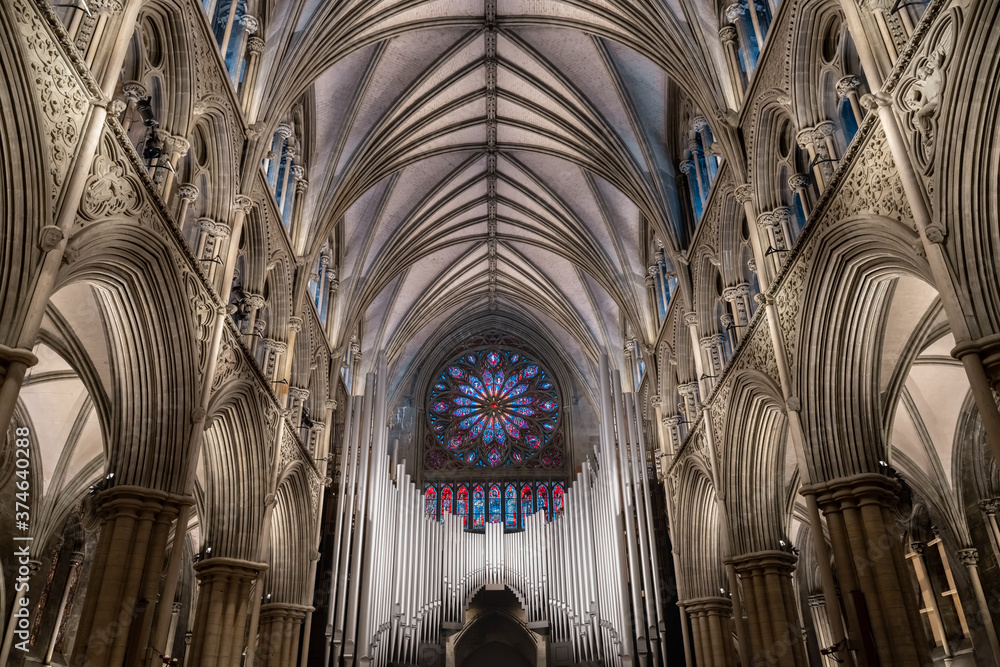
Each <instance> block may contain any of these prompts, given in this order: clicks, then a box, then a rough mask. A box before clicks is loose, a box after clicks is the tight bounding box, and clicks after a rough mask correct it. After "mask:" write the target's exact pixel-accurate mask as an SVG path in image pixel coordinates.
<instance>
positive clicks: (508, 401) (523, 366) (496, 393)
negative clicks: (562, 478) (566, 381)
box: [426, 349, 563, 469]
mask: <svg viewBox="0 0 1000 667" xmlns="http://www.w3.org/2000/svg"><path fill="white" fill-rule="evenodd" d="M429 412H430V425H431V432H432V434H433V439H434V440H435V441H436V444H437V445H438V446H437V447H434V448H432V449H431V450H430V451H428V453H427V457H426V462H427V465H428V466H429V467H430V468H434V469H436V468H442V467H446V463H447V462H448V461H449V460H451V461H456V459H459V460H461V461H462V462H464V463H465V464H466V465H468V464H472V465H483V466H488V467H492V468H495V467H498V466H509V465H527V466H528V467H539V466H541V467H561V466H562V464H563V460H562V452H561V451H560V448H559V447H558V445H557V443H556V438H555V435H556V433H557V430H558V428H557V427H558V425H559V403H558V397H557V395H556V388H555V385H554V383H553V382H552V379H551V378H550V377H549V376H548V375H547V374H546V372H545V371H544V370H543V369H542V368H541V366H539V365H538V364H537V363H535V362H534V361H532V360H530V359H528V358H527V357H525V356H524V355H523V354H521V353H519V352H516V351H513V350H501V349H485V350H479V351H478V352H471V353H465V354H463V355H462V356H461V357H459V358H458V359H456V360H454V361H453V362H452V363H450V364H449V365H448V366H446V367H445V369H444V370H443V371H442V372H441V375H440V376H439V377H438V378H437V380H436V381H435V384H434V386H433V387H432V388H431V396H430V411H429ZM449 454H450V456H449Z"/></svg>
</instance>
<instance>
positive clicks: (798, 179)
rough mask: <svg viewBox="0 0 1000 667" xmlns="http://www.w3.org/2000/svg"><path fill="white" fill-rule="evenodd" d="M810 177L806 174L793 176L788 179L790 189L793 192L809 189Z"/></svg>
mask: <svg viewBox="0 0 1000 667" xmlns="http://www.w3.org/2000/svg"><path fill="white" fill-rule="evenodd" d="M809 182H810V181H809V176H807V175H806V174H792V175H791V176H789V177H788V187H789V189H790V190H792V191H793V192H794V191H795V190H803V189H805V188H807V187H809Z"/></svg>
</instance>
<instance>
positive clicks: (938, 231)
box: [924, 225, 945, 243]
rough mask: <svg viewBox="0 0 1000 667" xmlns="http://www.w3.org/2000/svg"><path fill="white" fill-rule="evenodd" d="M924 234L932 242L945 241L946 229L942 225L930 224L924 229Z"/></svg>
mask: <svg viewBox="0 0 1000 667" xmlns="http://www.w3.org/2000/svg"><path fill="white" fill-rule="evenodd" d="M924 236H926V237H927V240H928V241H930V242H931V243H944V237H945V230H944V228H943V227H941V226H940V225H928V226H927V228H926V229H925V230H924Z"/></svg>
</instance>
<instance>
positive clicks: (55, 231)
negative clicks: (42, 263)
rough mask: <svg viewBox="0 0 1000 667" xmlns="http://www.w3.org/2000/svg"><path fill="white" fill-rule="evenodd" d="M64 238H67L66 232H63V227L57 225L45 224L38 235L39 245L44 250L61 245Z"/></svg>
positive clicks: (47, 250)
mask: <svg viewBox="0 0 1000 667" xmlns="http://www.w3.org/2000/svg"><path fill="white" fill-rule="evenodd" d="M63 238H65V234H63V230H62V229H60V228H59V227H57V226H56V225H45V226H44V227H42V229H41V233H40V234H39V236H38V247H39V248H41V249H42V252H49V251H50V250H52V249H54V248H55V247H56V246H57V245H59V243H60V241H62V240H63Z"/></svg>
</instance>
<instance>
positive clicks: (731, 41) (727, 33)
mask: <svg viewBox="0 0 1000 667" xmlns="http://www.w3.org/2000/svg"><path fill="white" fill-rule="evenodd" d="M719 39H721V40H722V43H723V44H726V45H735V44H736V39H737V33H736V26H733V25H724V26H722V28H720V29H719Z"/></svg>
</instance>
